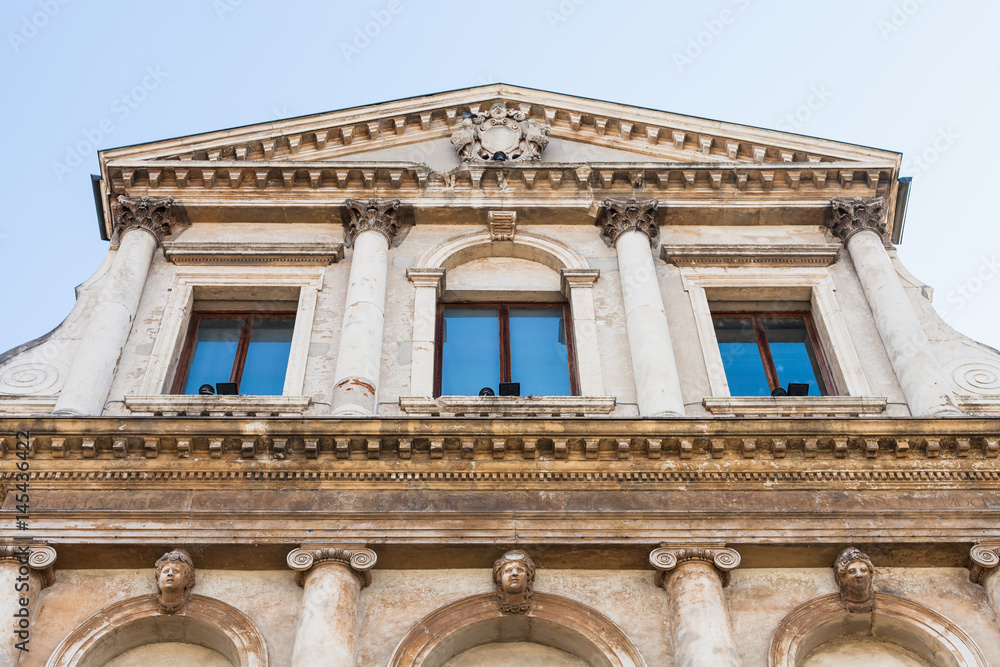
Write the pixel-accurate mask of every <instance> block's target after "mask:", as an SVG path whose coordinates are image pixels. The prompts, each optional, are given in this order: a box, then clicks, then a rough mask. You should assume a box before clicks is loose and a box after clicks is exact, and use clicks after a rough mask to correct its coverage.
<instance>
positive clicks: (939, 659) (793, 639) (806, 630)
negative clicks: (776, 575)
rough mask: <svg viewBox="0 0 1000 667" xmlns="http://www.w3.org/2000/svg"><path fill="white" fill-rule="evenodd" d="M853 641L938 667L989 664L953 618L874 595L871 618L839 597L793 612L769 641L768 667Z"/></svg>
mask: <svg viewBox="0 0 1000 667" xmlns="http://www.w3.org/2000/svg"><path fill="white" fill-rule="evenodd" d="M854 638H856V639H858V640H861V639H866V638H867V639H874V640H882V641H884V642H887V643H890V644H895V645H896V646H900V647H902V648H904V649H907V650H909V651H911V652H912V653H915V654H916V655H918V656H919V657H920V658H922V659H924V660H926V661H928V663H929V664H932V665H936V666H941V667H987V666H988V665H989V662H987V660H986V657H985V656H984V655H983V654H982V652H981V651H980V650H979V648H978V647H977V646H976V644H975V642H974V641H973V640H972V638H971V637H970V636H969V635H968V634H966V632H965V631H964V630H962V629H961V628H960V627H958V626H957V625H955V624H954V623H953V622H951V621H950V620H949V619H947V618H945V617H944V616H942V615H941V614H939V613H937V612H935V611H934V610H932V609H929V608H927V607H925V606H924V605H922V604H919V603H916V602H913V601H910V600H907V599H905V598H901V597H897V596H895V595H886V594H884V593H876V594H875V609H874V611H873V612H871V613H849V612H848V611H847V610H846V609H845V608H844V606H843V604H842V603H841V600H840V596H839V595H836V594H834V595H826V596H824V597H820V598H816V599H815V600H811V601H809V602H806V603H805V604H803V605H800V606H799V607H797V608H795V609H793V610H792V611H791V612H790V613H789V614H788V615H787V616H785V618H783V619H782V620H781V623H779V624H778V629H777V630H775V632H774V635H773V637H772V638H771V646H770V649H769V650H768V666H769V667H794V666H795V665H799V664H801V663H802V661H803V660H804V659H805V657H806V656H807V655H809V653H810V652H811V651H812V650H813V649H815V648H817V647H819V646H821V645H823V644H825V643H827V642H831V641H835V640H838V639H854Z"/></svg>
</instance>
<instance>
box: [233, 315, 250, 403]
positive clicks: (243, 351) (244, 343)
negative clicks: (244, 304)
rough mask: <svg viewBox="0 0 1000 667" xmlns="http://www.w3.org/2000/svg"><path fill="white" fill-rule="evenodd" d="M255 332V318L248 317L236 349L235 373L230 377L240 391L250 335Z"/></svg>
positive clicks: (244, 321) (244, 322)
mask: <svg viewBox="0 0 1000 667" xmlns="http://www.w3.org/2000/svg"><path fill="white" fill-rule="evenodd" d="M252 332H253V316H252V315H247V316H246V318H245V319H244V320H243V328H242V329H241V330H240V342H239V344H238V345H237V347H236V358H235V359H233V371H232V373H231V374H230V376H229V381H230V382H235V383H236V389H237V392H238V391H239V386H240V381H242V380H243V364H245V363H246V360H247V351H248V350H249V348H250V334H251V333H252Z"/></svg>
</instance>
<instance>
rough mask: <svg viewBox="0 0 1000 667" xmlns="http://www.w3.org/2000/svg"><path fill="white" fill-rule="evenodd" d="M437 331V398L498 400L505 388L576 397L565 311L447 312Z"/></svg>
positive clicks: (466, 308)
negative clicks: (484, 393)
mask: <svg viewBox="0 0 1000 667" xmlns="http://www.w3.org/2000/svg"><path fill="white" fill-rule="evenodd" d="M437 331H438V345H437V371H438V372H437V374H436V375H437V381H436V385H437V386H436V388H435V395H437V396H442V395H444V396H477V395H479V392H480V391H481V390H482V389H483V388H486V387H489V388H490V389H492V390H493V392H494V393H495V394H499V393H500V392H499V385H500V383H501V382H518V383H520V385H521V387H520V389H521V395H522V396H571V395H574V394H575V387H574V383H573V378H572V376H571V373H570V361H571V356H570V355H571V354H572V350H571V348H570V345H569V344H568V340H569V339H568V337H567V335H566V312H565V307H564V306H537V305H506V304H502V305H483V306H478V305H477V306H471V305H456V306H443V307H442V308H441V309H440V311H439V317H438V327H437Z"/></svg>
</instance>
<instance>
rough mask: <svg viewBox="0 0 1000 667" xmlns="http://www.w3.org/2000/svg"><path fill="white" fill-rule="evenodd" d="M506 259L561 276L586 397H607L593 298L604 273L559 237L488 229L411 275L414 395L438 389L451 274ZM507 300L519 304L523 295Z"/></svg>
mask: <svg viewBox="0 0 1000 667" xmlns="http://www.w3.org/2000/svg"><path fill="white" fill-rule="evenodd" d="M500 257H503V258H510V259H516V260H525V261H528V262H535V263H537V264H541V265H543V266H545V267H548V268H549V269H551V270H553V271H555V272H557V273H558V274H559V286H560V291H561V292H562V295H563V296H564V297H565V298H566V300H567V301H568V302H569V309H570V317H571V319H572V332H573V343H574V348H575V351H576V371H577V377H578V379H579V390H580V395H581V396H603V395H604V378H603V375H602V372H601V358H600V351H599V349H598V345H597V321H596V314H595V312H594V296H593V286H594V283H595V282H596V281H597V278H598V277H599V275H600V271H599V270H598V269H592V268H590V266H589V265H588V264H587V260H586V258H584V256H583V255H581V254H580V253H579V252H578V251H577V250H575V249H573V248H572V247H570V246H568V245H567V244H565V243H563V242H561V241H559V240H557V239H554V238H551V237H548V236H544V235H541V234H532V233H529V232H523V231H518V232H517V233H516V234H514V236H513V238H512V239H510V240H496V239H494V238H493V237H492V236H491V235H490V232H489V231H488V230H483V231H477V232H469V233H465V234H459V235H457V236H453V237H451V238H449V239H446V240H444V241H442V242H441V243H438V244H437V245H436V246H434V247H433V248H431V249H429V250H428V251H427V252H426V253H424V255H423V256H422V257H421V258H420V259H419V260H418V262H417V265H416V266H415V267H413V268H411V269H409V270H408V271H407V272H406V275H407V277H408V278H409V279H410V282H412V283H413V285H414V288H415V290H414V300H413V342H412V353H411V357H410V359H411V362H410V394H411V396H413V397H430V396H431V395H432V394H433V391H434V344H435V333H436V332H435V328H436V323H437V304H438V299H440V298H441V296H442V294H443V293H444V292H445V290H446V285H447V277H446V273H447V272H448V271H449V270H451V269H454V268H455V267H458V266H460V265H462V264H465V263H467V262H473V261H476V260H483V259H489V258H500ZM506 296H507V298H508V299H512V300H516V299H517V291H512V292H510V293H509V294H507V295H506Z"/></svg>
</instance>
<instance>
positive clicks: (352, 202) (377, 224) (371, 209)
mask: <svg viewBox="0 0 1000 667" xmlns="http://www.w3.org/2000/svg"><path fill="white" fill-rule="evenodd" d="M399 204H400V201H399V199H397V198H395V197H394V198H392V199H378V198H376V197H372V198H371V199H348V200H346V201H345V202H344V206H346V207H347V210H348V212H349V213H350V215H351V220H350V222H349V223H347V230H346V231H347V234H346V240H347V245H348V247H350V246H351V245H353V244H354V237H356V236H357V235H358V234H360V233H361V232H363V231H367V230H369V229H371V230H374V231H376V232H378V233H380V234H382V235H383V236H385V238H386V239H388V240H389V243H392V239H393V237H395V236H396V232H397V231H399V222H398V221H397V220H396V210H397V209H398V208H399Z"/></svg>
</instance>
